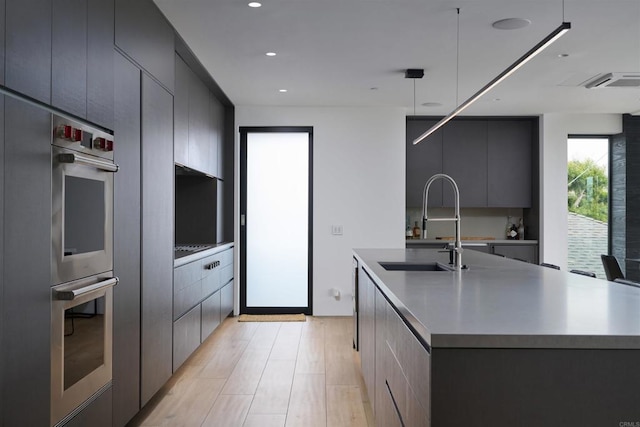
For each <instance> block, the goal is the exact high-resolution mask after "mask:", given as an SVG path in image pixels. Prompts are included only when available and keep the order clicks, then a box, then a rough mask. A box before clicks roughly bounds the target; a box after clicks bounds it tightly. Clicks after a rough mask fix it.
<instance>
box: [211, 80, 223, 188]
mask: <svg viewBox="0 0 640 427" xmlns="http://www.w3.org/2000/svg"><path fill="white" fill-rule="evenodd" d="M223 122H224V106H223V105H222V103H220V101H218V99H217V98H216V97H215V96H214V95H213V92H209V165H208V168H209V173H210V174H211V175H213V176H216V177H218V178H224V177H223V176H222V168H223V167H222V160H223V159H222V132H223V124H224V123H223Z"/></svg>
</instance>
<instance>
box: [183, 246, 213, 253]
mask: <svg viewBox="0 0 640 427" xmlns="http://www.w3.org/2000/svg"><path fill="white" fill-rule="evenodd" d="M210 247H211V245H179V246H176V247H175V250H176V252H199V251H204V250H205V249H209V248H210Z"/></svg>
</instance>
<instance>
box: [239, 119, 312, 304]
mask: <svg viewBox="0 0 640 427" xmlns="http://www.w3.org/2000/svg"><path fill="white" fill-rule="evenodd" d="M286 132H292V133H307V134H308V136H309V189H308V191H309V193H308V194H309V200H308V203H309V206H308V209H309V214H308V216H309V218H308V220H309V222H308V252H307V256H308V260H307V266H308V271H307V286H308V288H307V307H247V229H246V225H245V222H244V221H243V218H246V214H247V179H246V177H247V134H249V133H286ZM238 223H239V224H240V314H297V313H304V314H307V315H312V314H313V127H312V126H241V127H240V212H239V218H238Z"/></svg>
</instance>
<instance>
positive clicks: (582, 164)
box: [567, 159, 609, 222]
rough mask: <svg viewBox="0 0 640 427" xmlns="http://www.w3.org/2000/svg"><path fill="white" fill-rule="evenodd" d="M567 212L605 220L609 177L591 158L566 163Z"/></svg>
mask: <svg viewBox="0 0 640 427" xmlns="http://www.w3.org/2000/svg"><path fill="white" fill-rule="evenodd" d="M568 172H569V173H568V175H569V176H568V181H567V182H568V192H569V197H568V202H569V206H568V207H569V212H574V213H577V214H580V215H584V216H587V217H590V218H593V219H596V220H598V221H603V222H607V221H608V216H609V208H608V203H609V197H608V196H609V179H608V177H607V173H606V171H605V168H604V167H603V166H598V165H597V164H596V163H595V162H594V161H593V160H591V159H587V160H583V161H578V160H571V161H569V163H568Z"/></svg>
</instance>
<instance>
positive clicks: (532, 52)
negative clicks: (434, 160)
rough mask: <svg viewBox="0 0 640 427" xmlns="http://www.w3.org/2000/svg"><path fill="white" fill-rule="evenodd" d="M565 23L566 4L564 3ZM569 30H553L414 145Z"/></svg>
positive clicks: (566, 26) (565, 24) (562, 27)
mask: <svg viewBox="0 0 640 427" xmlns="http://www.w3.org/2000/svg"><path fill="white" fill-rule="evenodd" d="M457 11H458V22H459V20H460V17H459V15H460V9H457ZM563 21H564V2H563ZM569 29H571V23H570V22H562V24H561V25H560V26H559V27H558V28H556V29H555V30H553V31H552V32H551V33H550V34H549V35H548V36H547V37H545V38H544V39H542V40H541V41H540V42H539V43H538V44H536V45H535V46H534V47H533V48H531V49H530V50H529V51H528V52H527V53H525V54H524V55H522V56H521V57H520V58H518V60H517V61H516V62H514V63H513V64H511V65H510V66H509V67H507V68H506V69H505V70H504V71H503V72H501V73H500V74H498V76H497V77H495V78H494V79H493V80H491V81H490V82H489V83H487V84H486V85H485V86H484V87H483V88H482V89H480V90H479V91H477V92H476V93H474V94H473V95H471V97H470V98H469V99H467V100H466V101H464V102H463V103H462V104H460V105H458V107H457V108H456V109H455V110H453V111H452V112H451V113H449V114H448V115H447V116H446V117H444V118H443V119H442V120H440V121H439V122H438V123H436V124H435V125H433V126H432V127H431V128H430V129H428V130H427V131H426V132H425V133H423V134H422V135H420V136H419V137H417V138H416V139H415V140H413V145H416V144H419V143H420V142H422V141H423V140H424V139H425V138H427V137H428V136H429V135H431V134H432V133H434V132H435V131H437V130H438V129H440V128H441V127H442V126H444V125H445V124H447V123H448V122H449V121H451V119H453V118H454V117H456V116H457V115H459V114H460V113H461V112H462V111H464V110H465V109H466V108H467V107H469V106H470V105H471V104H473V103H474V102H476V101H477V100H478V99H479V98H480V97H481V96H482V95H484V94H485V93H487V92H489V91H490V90H491V89H493V88H494V87H496V86H497V85H498V84H499V83H500V82H502V81H503V80H505V79H506V78H507V77H509V76H510V75H511V74H513V73H514V72H515V71H516V70H518V69H519V68H520V67H522V66H523V65H524V64H526V63H527V62H529V61H530V60H531V59H533V58H534V57H535V56H536V55H537V54H539V53H540V52H542V51H543V50H544V49H546V48H547V47H549V46H550V45H551V44H553V42H555V41H556V40H558V39H559V38H560V37H562V36H563V35H564V34H565V33H566V32H567V31H569ZM458 31H459V26H458ZM456 68H457V67H456ZM457 96H458V95H457V81H456V104H457Z"/></svg>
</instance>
